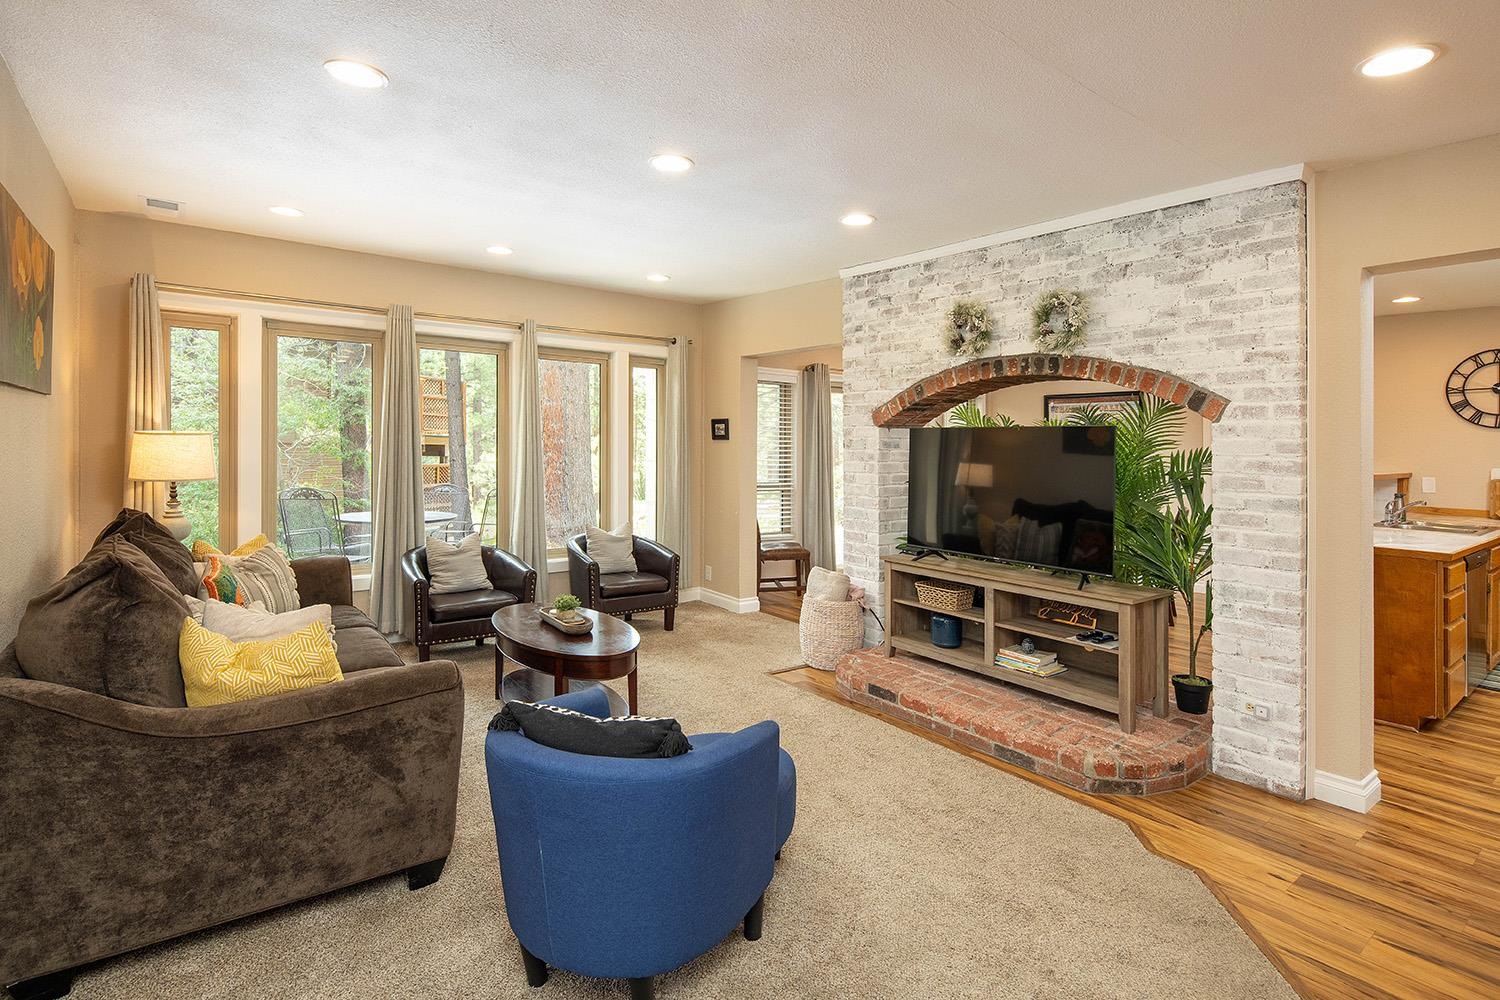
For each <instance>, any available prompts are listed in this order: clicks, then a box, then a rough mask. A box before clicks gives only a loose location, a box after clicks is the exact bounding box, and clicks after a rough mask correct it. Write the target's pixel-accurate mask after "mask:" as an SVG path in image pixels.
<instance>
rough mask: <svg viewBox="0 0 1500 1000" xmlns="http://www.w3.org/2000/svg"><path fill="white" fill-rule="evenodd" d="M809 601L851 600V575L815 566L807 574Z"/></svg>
mask: <svg viewBox="0 0 1500 1000" xmlns="http://www.w3.org/2000/svg"><path fill="white" fill-rule="evenodd" d="M807 599H808V600H810V601H834V602H842V601H847V600H848V599H849V574H848V573H839V572H835V571H834V570H831V569H824V568H823V567H822V566H814V567H813V568H812V569H811V570H809V571H808V573H807Z"/></svg>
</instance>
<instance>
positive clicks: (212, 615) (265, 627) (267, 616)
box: [202, 601, 333, 642]
mask: <svg viewBox="0 0 1500 1000" xmlns="http://www.w3.org/2000/svg"><path fill="white" fill-rule="evenodd" d="M313 624H320V625H327V626H328V629H329V631H330V632H331V631H332V630H333V608H332V607H330V606H329V605H327V604H313V605H310V606H309V607H305V608H298V609H297V610H296V611H287V612H285V613H283V614H279V615H278V614H272V613H271V612H269V611H256V610H253V609H251V608H242V607H240V606H239V605H237V604H225V603H224V602H223V601H204V602H203V622H202V625H203V627H204V628H206V629H208V630H209V631H210V632H217V633H218V634H219V635H222V636H225V637H227V638H229V639H233V640H234V641H235V642H259V641H260V640H263V639H280V638H281V637H282V636H284V635H291V634H292V633H293V632H296V631H297V630H298V629H304V628H307V626H309V625H313Z"/></svg>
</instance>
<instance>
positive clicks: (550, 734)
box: [490, 701, 693, 757]
mask: <svg viewBox="0 0 1500 1000" xmlns="http://www.w3.org/2000/svg"><path fill="white" fill-rule="evenodd" d="M490 728H491V729H496V730H499V731H501V732H507V733H514V732H517V731H519V732H520V733H521V735H522V736H525V737H526V738H527V739H529V740H531V741H532V742H534V743H540V744H541V745H542V746H545V747H551V748H552V749H554V750H566V751H568V752H569V753H582V754H588V755H590V756H592V757H676V756H679V755H681V754H685V753H687V752H688V751H689V750H691V749H693V745H692V744H691V743H689V742H688V738H687V737H686V736H684V735H683V732H682V727H681V726H679V725H678V724H677V720H676V719H652V718H647V717H646V716H644V715H626V716H622V717H620V718H618V719H596V718H594V717H593V716H592V715H584V714H583V713H582V712H575V711H573V710H572V709H569V708H559V707H558V706H556V705H541V704H537V705H533V704H531V703H530V702H525V701H508V702H506V703H505V708H504V709H502V710H501V712H500V713H499V714H498V715H496V716H495V717H494V718H493V719H491V720H490Z"/></svg>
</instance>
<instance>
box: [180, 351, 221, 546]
mask: <svg viewBox="0 0 1500 1000" xmlns="http://www.w3.org/2000/svg"><path fill="white" fill-rule="evenodd" d="M169 351H170V356H169V364H170V367H171V374H172V380H171V381H172V384H171V386H170V388H169V393H168V394H169V396H170V399H171V401H170V404H169V406H170V410H169V413H168V421H169V425H170V426H171V428H172V429H173V430H174V431H207V432H209V433H210V434H212V435H213V441H214V458H215V461H217V459H218V455H219V331H217V330H201V329H195V328H190V327H181V326H174V327H172V328H171V331H170V340H169ZM177 499H178V501H179V502H181V504H182V512H183V513H184V514H185V515H187V518H188V520H189V521H190V522H191V523H192V526H193V531H192V534H190V535H189V536H188V538H187V543H188V544H189V545H191V544H193V542H195V541H197V540H198V539H200V538H202V539H204V540H205V541H207V542H209V543H210V544H212V545H214V546H215V547H216V548H226V547H228V546H233V545H235V544H238V543H237V542H236V541H235V540H233V539H228V540H225V539H221V538H220V537H219V483H218V481H217V480H211V479H210V480H204V481H202V482H196V483H178V484H177ZM224 541H227V542H228V546H225V545H223V544H221V542H224Z"/></svg>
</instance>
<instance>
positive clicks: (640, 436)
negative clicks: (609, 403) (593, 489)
mask: <svg viewBox="0 0 1500 1000" xmlns="http://www.w3.org/2000/svg"><path fill="white" fill-rule="evenodd" d="M661 404H662V400H661V374H660V369H658V368H655V367H636V368H632V369H631V371H630V436H631V452H630V454H631V468H630V509H631V529H630V530H631V531H632V532H633V533H635V534H637V535H640V536H641V537H642V538H651V539H654V538H656V530H657V529H656V515H657V504H658V502H659V499H658V497H657V495H656V494H657V483H658V476H659V474H660V462H661V451H660V448H661V442H660V441H659V440H658V430H659V428H660V426H661Z"/></svg>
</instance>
